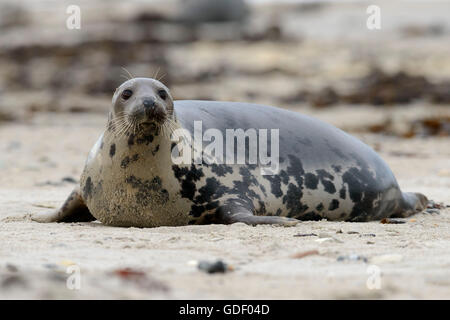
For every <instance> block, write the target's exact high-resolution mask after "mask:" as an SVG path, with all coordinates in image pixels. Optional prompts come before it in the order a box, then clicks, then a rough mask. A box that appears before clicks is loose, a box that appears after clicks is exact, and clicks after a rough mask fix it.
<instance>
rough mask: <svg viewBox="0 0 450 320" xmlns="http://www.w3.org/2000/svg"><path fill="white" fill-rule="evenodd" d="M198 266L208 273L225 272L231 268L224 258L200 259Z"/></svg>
mask: <svg viewBox="0 0 450 320" xmlns="http://www.w3.org/2000/svg"><path fill="white" fill-rule="evenodd" d="M197 267H198V269H199V270H202V271H205V272H207V273H218V272H220V273H225V272H226V271H227V270H229V268H228V266H227V265H226V264H225V263H224V262H223V261H222V260H217V261H216V262H209V261H199V263H198V265H197Z"/></svg>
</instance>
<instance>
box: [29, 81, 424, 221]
mask: <svg viewBox="0 0 450 320" xmlns="http://www.w3.org/2000/svg"><path fill="white" fill-rule="evenodd" d="M195 121H201V123H202V127H203V129H205V130H207V129H210V128H214V130H216V132H218V133H223V135H224V136H226V132H227V130H229V129H230V128H231V129H236V128H241V129H243V130H247V129H249V128H253V129H255V130H259V129H268V130H272V129H273V130H278V135H279V136H278V140H277V141H278V145H279V150H278V156H279V168H278V171H277V172H274V173H273V174H263V172H262V170H261V164H260V163H256V164H254V163H250V162H249V161H248V160H249V159H250V158H249V155H248V154H246V156H245V163H241V164H229V163H215V162H212V163H211V162H210V161H204V160H202V161H201V162H200V163H198V162H197V163H174V161H173V152H174V150H176V149H178V148H180V147H179V145H178V144H177V143H176V142H174V141H173V139H172V138H171V133H173V132H175V130H176V129H184V131H185V132H187V133H190V134H192V135H195V132H194V131H195V123H194V122H195ZM272 143H273V142H272ZM206 144H207V143H206V142H205V141H203V142H202V146H203V145H206ZM268 148H269V149H270V148H271V145H269V146H268ZM236 150H237V149H236V147H234V149H231V151H232V152H236ZM178 151H180V150H178ZM427 202H428V200H427V198H426V197H425V196H424V195H422V194H420V193H409V192H402V191H401V190H400V188H399V186H398V183H397V181H396V179H395V177H394V174H393V173H392V171H391V170H390V168H389V167H388V165H387V164H386V163H385V162H384V161H383V160H382V159H381V157H380V156H379V155H378V154H377V153H376V152H375V151H374V150H373V149H371V148H370V147H369V146H367V145H366V144H364V143H362V142H361V141H360V140H358V139H357V138H355V137H353V136H351V135H349V134H347V133H345V132H344V131H342V130H340V129H338V128H336V127H334V126H331V125H329V124H327V123H324V122H322V121H320V120H317V119H314V118H312V117H309V116H306V115H302V114H300V113H296V112H291V111H288V110H284V109H280V108H276V107H270V106H263V105H257V104H250V103H239V102H219V101H175V102H173V100H172V97H171V94H170V91H169V89H168V88H167V87H166V86H164V85H163V84H162V83H161V82H159V81H157V80H154V79H149V78H134V79H131V80H128V81H126V82H125V83H123V84H122V85H121V86H120V87H119V88H117V89H116V92H115V93H114V96H113V99H112V109H111V111H110V114H109V118H108V121H107V125H106V129H105V131H104V132H103V133H102V134H101V136H100V138H99V139H98V141H97V142H96V144H95V145H94V146H93V148H92V149H91V151H90V153H89V155H88V157H87V160H86V164H85V168H84V171H83V173H82V175H81V179H80V185H79V187H77V188H76V189H75V190H74V191H73V192H72V193H71V195H70V196H69V197H68V199H67V200H66V201H65V203H64V204H63V206H62V207H61V208H60V209H59V210H57V211H55V212H51V213H41V214H37V215H35V216H33V217H32V219H34V220H36V221H40V222H61V221H91V220H95V219H97V220H100V221H101V222H102V223H104V224H107V225H112V226H124V227H130V226H135V227H157V226H180V225H188V224H209V223H223V224H230V223H235V222H244V223H246V224H251V225H256V224H280V225H285V226H290V225H295V224H296V223H297V222H299V221H300V220H320V219H328V220H340V221H370V220H379V219H383V218H387V217H407V216H410V215H412V214H414V213H417V212H420V211H422V210H424V209H425V208H426V206H427Z"/></svg>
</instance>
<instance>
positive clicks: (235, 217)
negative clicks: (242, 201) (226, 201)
mask: <svg viewBox="0 0 450 320" xmlns="http://www.w3.org/2000/svg"><path fill="white" fill-rule="evenodd" d="M216 215H217V218H218V221H219V223H224V224H232V223H236V222H243V223H245V224H249V225H257V224H278V225H281V226H285V227H292V226H295V225H296V224H297V223H299V222H300V221H299V220H297V219H292V218H286V217H277V216H255V215H254V214H253V213H252V212H251V211H250V210H248V209H247V208H245V207H243V206H240V205H233V204H231V205H224V206H222V207H220V208H219V209H218V210H217V212H216Z"/></svg>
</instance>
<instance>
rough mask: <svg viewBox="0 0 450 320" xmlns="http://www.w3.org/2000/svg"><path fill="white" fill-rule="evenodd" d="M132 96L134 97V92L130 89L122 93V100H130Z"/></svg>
mask: <svg viewBox="0 0 450 320" xmlns="http://www.w3.org/2000/svg"><path fill="white" fill-rule="evenodd" d="M132 95H133V91H131V90H129V89H127V90H123V92H122V98H123V99H124V100H128V99H129V98H130V97H131V96H132Z"/></svg>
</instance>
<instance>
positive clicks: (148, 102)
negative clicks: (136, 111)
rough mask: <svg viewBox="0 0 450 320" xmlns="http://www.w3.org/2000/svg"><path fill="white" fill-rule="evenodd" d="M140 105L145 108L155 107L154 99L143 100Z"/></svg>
mask: <svg viewBox="0 0 450 320" xmlns="http://www.w3.org/2000/svg"><path fill="white" fill-rule="evenodd" d="M142 104H143V105H144V107H146V108H151V107H154V106H155V99H154V98H145V99H144V101H143V102H142Z"/></svg>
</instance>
